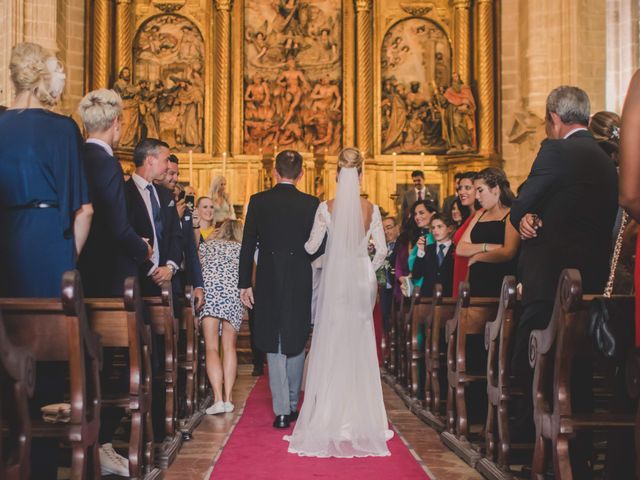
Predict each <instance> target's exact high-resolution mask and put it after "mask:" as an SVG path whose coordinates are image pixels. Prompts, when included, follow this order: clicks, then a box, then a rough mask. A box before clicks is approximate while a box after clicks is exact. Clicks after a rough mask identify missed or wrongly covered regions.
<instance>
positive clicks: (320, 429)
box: [285, 168, 393, 458]
mask: <svg viewBox="0 0 640 480" xmlns="http://www.w3.org/2000/svg"><path fill="white" fill-rule="evenodd" d="M325 233H328V240H327V246H326V251H325V255H324V259H323V267H322V277H321V281H320V291H319V292H318V304H317V312H316V317H315V325H314V330H313V340H312V343H311V351H310V353H309V364H308V370H307V381H306V385H305V390H304V402H303V404H302V409H301V411H300V415H299V418H298V421H297V422H296V425H295V428H294V430H293V434H292V435H291V436H287V437H285V439H286V440H288V441H289V452H291V453H297V454H298V455H302V456H313V457H342V458H352V457H367V456H387V455H390V453H389V449H388V448H387V440H389V439H390V438H391V437H392V436H393V431H391V430H389V424H388V421H387V414H386V411H385V408H384V402H383V399H382V385H381V383H380V370H379V367H378V359H377V354H376V345H375V335H374V330H373V307H374V305H375V299H376V292H377V284H376V276H375V270H376V269H378V268H379V267H380V266H381V265H382V264H383V262H384V260H385V257H386V253H387V247H386V241H385V237H384V230H383V228H382V219H381V217H380V210H379V209H378V207H377V206H374V208H373V216H372V219H371V225H370V227H369V230H368V231H367V232H366V234H365V231H364V226H363V219H362V209H361V205H360V185H359V180H358V173H357V170H356V169H354V168H343V169H342V170H341V172H340V174H339V176H338V189H337V193H336V198H335V200H334V203H333V214H331V213H329V210H328V208H327V203H326V202H323V203H321V204H320V206H319V207H318V210H317V212H316V217H315V221H314V225H313V230H312V232H311V236H310V238H309V240H308V241H307V243H306V244H305V249H306V250H307V252H309V253H314V252H316V251H317V250H318V248H319V247H320V245H321V243H322V241H323V238H324V236H325ZM370 239H373V241H374V243H375V247H376V254H375V256H374V258H373V261H371V260H370V259H369V254H368V244H369V241H370Z"/></svg>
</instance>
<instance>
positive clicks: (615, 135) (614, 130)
mask: <svg viewBox="0 0 640 480" xmlns="http://www.w3.org/2000/svg"><path fill="white" fill-rule="evenodd" d="M609 139H610V140H614V139H615V140H620V127H618V126H617V125H614V126H613V127H611V135H610V136H609Z"/></svg>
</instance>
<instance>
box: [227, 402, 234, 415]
mask: <svg viewBox="0 0 640 480" xmlns="http://www.w3.org/2000/svg"><path fill="white" fill-rule="evenodd" d="M234 408H235V406H234V405H233V403H231V402H224V413H231V412H233V409H234Z"/></svg>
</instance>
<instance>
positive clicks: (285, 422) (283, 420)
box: [273, 415, 290, 428]
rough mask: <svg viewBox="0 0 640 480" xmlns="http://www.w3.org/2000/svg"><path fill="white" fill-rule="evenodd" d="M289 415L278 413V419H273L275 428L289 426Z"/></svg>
mask: <svg viewBox="0 0 640 480" xmlns="http://www.w3.org/2000/svg"><path fill="white" fill-rule="evenodd" d="M289 425H290V422H289V415H276V419H275V420H274V421H273V426H274V427H275V428H289Z"/></svg>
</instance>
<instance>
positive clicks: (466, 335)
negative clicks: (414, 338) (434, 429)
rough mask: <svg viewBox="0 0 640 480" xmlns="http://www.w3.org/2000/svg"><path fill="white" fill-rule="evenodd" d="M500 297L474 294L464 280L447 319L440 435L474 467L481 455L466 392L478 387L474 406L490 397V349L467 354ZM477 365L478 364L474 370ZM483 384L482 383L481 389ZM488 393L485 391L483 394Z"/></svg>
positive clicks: (443, 440)
mask: <svg viewBox="0 0 640 480" xmlns="http://www.w3.org/2000/svg"><path fill="white" fill-rule="evenodd" d="M498 303H499V299H497V298H471V294H470V288H469V284H468V283H467V282H462V283H461V284H460V288H459V297H458V303H457V305H456V311H455V314H454V317H453V318H452V319H450V320H447V323H446V327H445V330H446V331H445V333H446V339H447V379H448V396H447V431H445V432H443V433H442V434H441V436H440V438H441V440H442V442H443V443H444V444H445V445H447V446H448V447H449V448H450V449H452V450H453V451H454V452H455V453H456V454H457V455H458V456H459V457H460V458H462V459H463V460H464V461H465V462H467V463H468V464H469V465H471V466H472V467H473V466H475V464H476V462H477V461H478V460H479V459H480V453H479V451H478V450H479V448H474V447H473V446H472V445H471V443H470V440H472V439H470V429H469V416H468V407H467V403H466V399H465V393H466V391H467V389H469V388H470V387H473V388H475V387H476V386H478V390H477V391H475V395H476V396H475V398H474V407H477V405H478V401H479V402H484V401H486V397H485V395H486V387H484V385H485V384H486V370H485V366H486V362H487V359H486V351H485V350H484V348H480V349H478V351H477V352H474V353H473V354H472V356H469V357H468V356H467V351H466V347H467V344H468V342H469V340H470V339H471V336H472V335H483V336H484V330H485V325H486V324H487V322H489V321H492V320H494V319H495V318H496V313H497V312H498ZM474 367H476V368H477V370H476V371H474ZM479 387H482V388H481V389H480V388H479ZM483 393H484V394H483Z"/></svg>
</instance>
